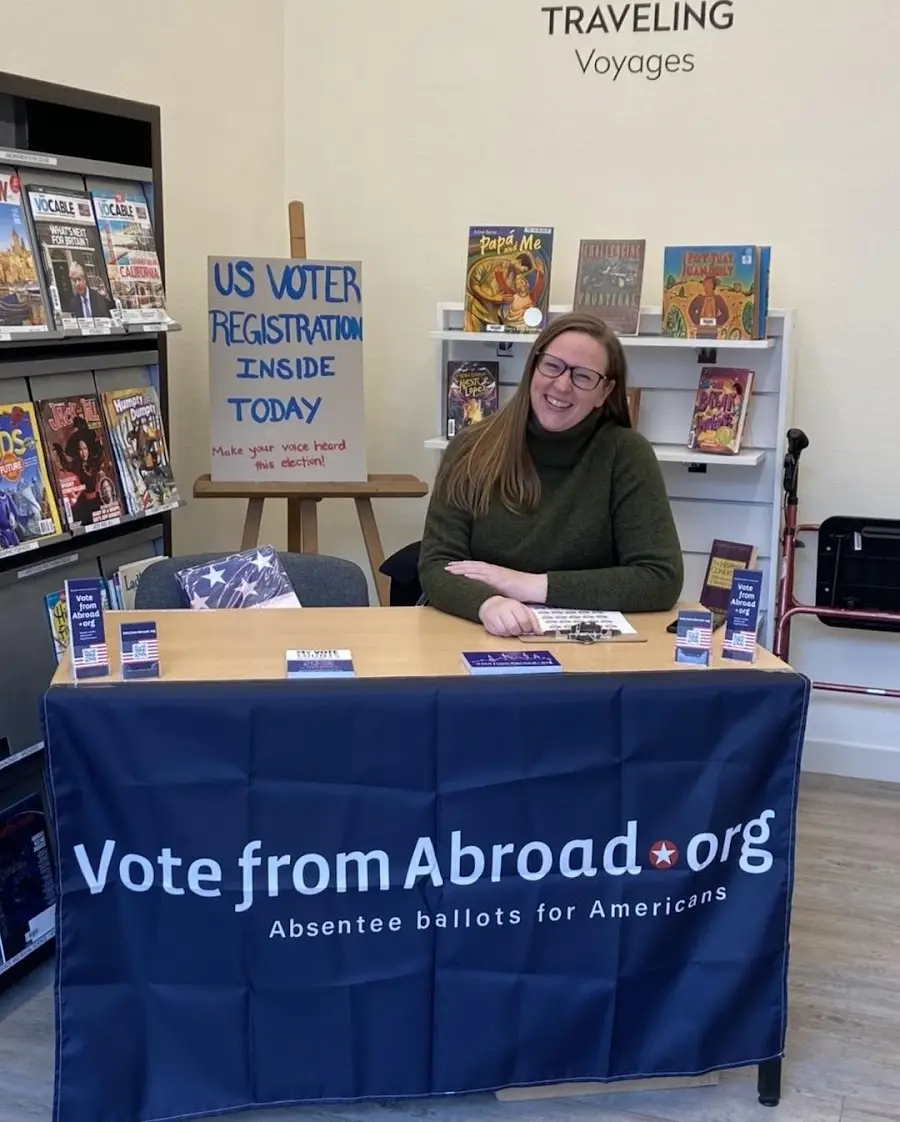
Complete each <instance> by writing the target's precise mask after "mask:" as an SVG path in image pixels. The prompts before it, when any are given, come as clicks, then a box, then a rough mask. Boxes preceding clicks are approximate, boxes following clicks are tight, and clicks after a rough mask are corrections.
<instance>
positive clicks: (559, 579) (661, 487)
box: [547, 429, 684, 612]
mask: <svg viewBox="0 0 900 1122" xmlns="http://www.w3.org/2000/svg"><path fill="white" fill-rule="evenodd" d="M610 517H611V519H612V527H613V541H614V544H615V551H616V559H617V561H618V564H617V565H615V566H614V567H612V568H608V569H576V570H566V571H557V572H551V573H548V574H547V604H548V605H550V606H551V607H557V608H572V609H596V610H600V611H617V612H664V611H669V610H670V609H671V608H672V607H673V606H674V604H675V603H676V602H677V600H678V597H679V596H680V595H681V588H682V585H683V583H684V558H683V557H682V553H681V543H680V542H679V540H678V531H677V529H676V527H675V519H674V518H673V516H672V508H671V506H670V504H669V496H668V494H667V493H666V485H665V480H664V479H663V474H662V470H661V468H660V466H659V461H658V460H657V458H656V453H655V452H654V451H653V447H652V445H651V444H650V443H649V441H648V440H647V439H646V438H645V437H643V436H641V435H640V433H637V432H635V431H634V430H633V429H624V430H622V437H621V440H620V443H619V446H618V448H617V449H616V458H615V462H614V464H613V480H612V493H611V495H610Z"/></svg>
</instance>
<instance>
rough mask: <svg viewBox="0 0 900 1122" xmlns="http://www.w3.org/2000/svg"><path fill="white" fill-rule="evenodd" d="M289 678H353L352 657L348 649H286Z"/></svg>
mask: <svg viewBox="0 0 900 1122" xmlns="http://www.w3.org/2000/svg"><path fill="white" fill-rule="evenodd" d="M285 661H286V664H287V676H288V677H289V678H353V677H355V675H356V671H355V670H354V668H353V658H352V656H351V653H350V651H348V650H334V651H317V650H298V651H287V652H286V655H285Z"/></svg>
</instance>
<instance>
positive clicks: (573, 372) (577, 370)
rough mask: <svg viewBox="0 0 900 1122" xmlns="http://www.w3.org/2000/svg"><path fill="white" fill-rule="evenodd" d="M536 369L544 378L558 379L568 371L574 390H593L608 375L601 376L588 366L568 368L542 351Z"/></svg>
mask: <svg viewBox="0 0 900 1122" xmlns="http://www.w3.org/2000/svg"><path fill="white" fill-rule="evenodd" d="M537 368H538V370H540V372H541V373H542V374H543V375H544V377H545V378H558V377H559V376H560V375H561V374H565V372H566V371H567V370H568V372H569V378H570V380H571V382H572V385H573V386H574V387H575V389H576V390H595V389H596V388H597V387H598V386H599V385H600V383H601V382H605V381H606V380H607V378H608V375H606V374H601V373H600V372H599V371H598V370H591V368H590V367H589V366H570V365H569V363H568V362H563V360H562V359H561V358H557V357H556V355H548V354H546V353H545V352H543V351H542V352H541V353H540V354H539V355H538V360H537Z"/></svg>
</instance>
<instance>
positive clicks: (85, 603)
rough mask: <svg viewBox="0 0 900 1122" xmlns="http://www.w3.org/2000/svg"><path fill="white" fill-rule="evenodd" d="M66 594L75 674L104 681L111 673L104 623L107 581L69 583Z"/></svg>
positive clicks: (76, 581)
mask: <svg viewBox="0 0 900 1122" xmlns="http://www.w3.org/2000/svg"><path fill="white" fill-rule="evenodd" d="M65 595H66V614H67V615H68V617H69V649H70V650H71V652H72V674H73V676H74V677H75V678H76V679H81V678H102V677H104V676H105V675H107V674H108V673H109V651H108V649H107V646H106V629H105V627H104V624H103V582H102V581H101V580H100V579H99V577H98V578H96V579H95V578H86V579H80V580H67V581H66V582H65Z"/></svg>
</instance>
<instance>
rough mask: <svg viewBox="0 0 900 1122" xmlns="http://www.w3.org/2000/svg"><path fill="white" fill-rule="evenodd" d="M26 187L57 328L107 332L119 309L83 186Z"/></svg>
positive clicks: (118, 318) (114, 323) (117, 321)
mask: <svg viewBox="0 0 900 1122" xmlns="http://www.w3.org/2000/svg"><path fill="white" fill-rule="evenodd" d="M25 192H26V194H27V196H28V202H29V206H30V210H31V218H32V222H33V223H34V233H35V239H36V241H37V244H38V249H39V257H40V261H41V267H42V270H43V275H44V284H45V286H46V289H47V291H48V293H49V295H50V301H51V306H52V309H53V319H54V326H55V327H56V328H57V329H59V330H61V331H72V330H75V329H78V328H81V330H82V331H84V330H99V331H107V332H108V331H111V330H112V329H113V328H114V327H117V326H119V324H120V323H121V313H120V312H119V309H118V308H117V306H116V304H115V301H114V300H113V298H112V297H111V295H110V289H109V278H108V277H107V275H106V260H105V258H104V256H103V249H102V247H101V245H100V232H99V230H98V229H97V220H96V218H95V217H94V207H93V204H92V203H91V197H90V195H89V194H88V193H87V191H83V190H78V189H77V188H75V187H42V186H39V185H37V184H27V185H26V187H25Z"/></svg>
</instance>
